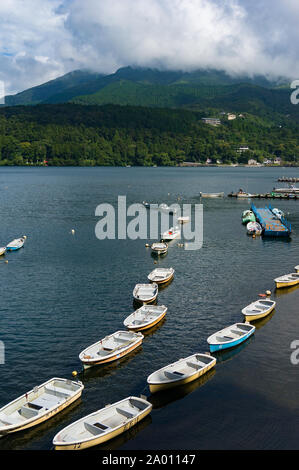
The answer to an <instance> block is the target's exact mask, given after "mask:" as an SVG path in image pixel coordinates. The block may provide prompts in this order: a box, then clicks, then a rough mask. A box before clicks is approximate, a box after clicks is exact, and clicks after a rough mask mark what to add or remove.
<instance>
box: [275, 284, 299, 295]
mask: <svg viewBox="0 0 299 470" xmlns="http://www.w3.org/2000/svg"><path fill="white" fill-rule="evenodd" d="M298 288H299V285H298V284H297V285H296V286H291V287H283V288H279V289H275V293H274V295H275V297H282V296H283V295H285V294H291V293H292V292H295V290H297V289H298Z"/></svg>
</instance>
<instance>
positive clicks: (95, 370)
mask: <svg viewBox="0 0 299 470" xmlns="http://www.w3.org/2000/svg"><path fill="white" fill-rule="evenodd" d="M141 350H142V345H140V346H138V347H137V348H136V349H134V351H132V352H131V353H129V354H128V355H127V356H124V357H122V358H120V359H118V360H117V361H113V362H110V363H108V364H102V365H101V364H99V365H97V366H93V367H90V368H89V369H82V370H81V372H80V373H79V374H78V378H79V380H81V381H82V382H83V383H84V384H85V383H87V382H88V381H89V380H92V379H94V378H98V377H109V375H111V374H113V372H114V371H115V369H117V368H121V367H124V366H125V365H126V364H128V363H129V362H130V361H132V360H133V359H134V357H135V356H136V355H137V354H139V352H140V351H141Z"/></svg>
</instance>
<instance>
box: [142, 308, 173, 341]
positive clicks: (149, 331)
mask: <svg viewBox="0 0 299 470" xmlns="http://www.w3.org/2000/svg"><path fill="white" fill-rule="evenodd" d="M166 315H167V313H166ZM166 321H167V318H166V316H165V317H164V318H162V320H161V321H160V322H159V323H157V324H156V325H154V326H152V328H148V329H147V330H142V331H141V333H142V334H143V336H144V338H147V337H150V336H152V335H153V334H155V333H156V331H158V330H159V329H160V328H161V327H162V326H163V325H164V323H165V322H166Z"/></svg>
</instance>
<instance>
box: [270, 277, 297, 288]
mask: <svg viewBox="0 0 299 470" xmlns="http://www.w3.org/2000/svg"><path fill="white" fill-rule="evenodd" d="M297 284H299V279H294V280H292V281H275V285H276V289H281V288H282V287H291V286H296V285H297Z"/></svg>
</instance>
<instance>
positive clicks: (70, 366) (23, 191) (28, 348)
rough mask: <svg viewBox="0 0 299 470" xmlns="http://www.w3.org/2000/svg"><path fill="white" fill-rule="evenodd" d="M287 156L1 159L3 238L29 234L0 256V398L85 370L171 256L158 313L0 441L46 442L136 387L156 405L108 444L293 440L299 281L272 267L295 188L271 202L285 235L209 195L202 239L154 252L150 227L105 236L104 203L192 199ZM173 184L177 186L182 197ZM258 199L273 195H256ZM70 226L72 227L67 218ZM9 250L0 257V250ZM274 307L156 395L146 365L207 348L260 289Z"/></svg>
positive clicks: (276, 172)
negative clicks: (122, 164)
mask: <svg viewBox="0 0 299 470" xmlns="http://www.w3.org/2000/svg"><path fill="white" fill-rule="evenodd" d="M287 175H290V176H296V177H299V171H298V169H294V168H292V169H284V168H283V169H282V168H257V169H250V168H1V169H0V207H1V231H0V246H2V245H6V244H7V243H8V242H9V241H11V240H12V239H14V238H17V237H20V236H22V235H27V237H28V238H27V241H26V243H25V247H24V248H23V249H21V250H19V251H18V252H14V253H13V252H12V253H7V254H6V256H5V257H4V258H3V259H2V260H0V272H1V303H0V340H1V341H3V342H4V344H5V364H3V365H0V374H1V388H0V406H1V407H2V406H3V405H5V404H6V403H7V402H9V401H11V400H13V399H14V398H16V397H18V396H19V395H21V394H23V393H25V392H26V391H28V390H30V389H31V388H32V387H34V386H35V385H38V384H41V383H42V382H44V381H46V380H48V379H49V378H51V377H55V376H56V377H65V378H72V371H74V370H77V371H78V372H80V371H81V363H80V361H79V359H78V355H79V353H80V351H81V350H82V349H84V348H85V347H87V346H88V345H90V344H92V343H94V342H96V341H97V340H99V339H101V338H103V337H104V336H106V335H107V334H110V333H113V332H114V331H117V330H120V329H123V328H124V327H123V320H124V319H125V317H126V316H128V315H129V314H130V313H132V312H133V310H134V308H133V304H132V300H133V298H132V290H133V288H134V286H135V284H136V283H138V282H147V275H148V273H149V272H150V271H151V270H152V269H154V267H157V266H166V267H168V266H172V267H174V268H175V278H174V280H173V282H172V283H171V284H170V285H169V286H167V287H166V288H164V289H162V290H160V293H159V299H158V303H159V304H165V305H166V306H167V307H168V313H167V315H166V318H165V321H164V322H163V323H162V324H160V325H159V326H158V327H156V329H154V330H151V331H149V332H148V333H147V334H145V338H144V341H143V345H142V347H141V348H139V349H138V350H136V351H135V352H134V353H133V354H131V355H129V356H127V358H124V359H123V360H122V361H121V362H118V363H114V364H113V365H110V366H105V367H102V368H96V369H91V370H89V371H86V372H85V373H84V375H82V374H81V373H80V374H79V375H78V378H79V379H80V380H82V381H83V382H84V385H85V389H84V391H83V394H82V399H81V401H79V402H78V403H76V404H74V405H73V406H72V407H70V408H69V409H66V410H65V411H64V412H63V413H62V414H60V415H57V416H56V417H54V418H52V419H51V420H49V421H48V422H46V423H44V424H42V425H41V426H38V427H36V428H32V429H31V430H29V431H27V432H24V433H20V434H15V435H11V436H8V437H5V438H2V439H1V440H0V449H50V448H51V447H52V439H53V437H54V435H55V434H56V433H57V432H58V431H59V430H60V429H62V428H63V427H65V426H66V425H68V424H70V423H71V422H73V421H75V420H77V419H79V418H80V417H82V416H84V415H86V414H88V413H91V412H93V411H95V410H97V409H99V408H102V407H103V406H105V405H106V404H108V403H113V402H115V401H118V400H120V399H122V398H125V397H127V396H129V395H139V394H140V393H143V394H144V395H146V396H147V397H148V399H149V400H150V401H151V402H152V403H153V406H154V408H153V411H152V413H151V415H150V416H149V417H148V418H147V419H146V420H144V421H143V422H141V423H140V424H139V425H138V426H136V427H135V428H133V429H132V430H131V431H129V432H127V433H126V434H125V435H123V436H121V437H119V438H117V439H115V440H113V441H110V442H108V443H107V444H105V445H104V446H102V447H101V448H103V449H145V450H148V449H165V450H166V449H175V450H176V449H199V450H200V449H299V441H298V435H299V396H298V385H299V380H298V377H299V365H297V366H296V365H292V364H291V360H290V356H291V353H292V350H291V348H290V345H291V343H292V341H294V340H299V328H298V326H299V288H298V289H296V288H293V289H291V290H281V291H279V292H277V293H275V290H274V287H275V285H274V282H273V279H274V278H275V277H277V276H279V275H282V274H286V273H289V272H293V271H294V266H295V265H297V264H299V201H292V200H290V201H283V202H281V201H275V202H271V203H272V204H273V205H274V206H276V207H279V208H280V209H282V210H283V211H285V212H286V213H287V217H288V219H289V221H290V222H291V224H292V228H293V235H292V239H291V241H282V240H277V239H276V240H269V239H268V240H267V239H266V240H265V239H262V238H256V239H252V238H251V237H248V236H247V235H246V231H245V228H244V226H242V224H241V213H242V211H243V210H245V209H246V208H248V207H249V204H250V202H249V201H248V200H244V201H240V200H236V199H233V198H227V197H226V198H224V199H218V200H217V199H216V200H213V199H204V200H203V204H204V243H203V247H202V248H201V249H200V250H197V251H187V250H184V248H181V247H178V246H177V243H176V242H175V243H174V244H172V245H171V246H170V248H169V251H168V254H167V256H165V257H164V258H161V259H160V260H159V261H158V264H156V265H155V264H154V258H153V257H152V256H151V253H150V251H149V250H148V249H147V248H145V243H146V241H149V240H146V241H145V240H135V241H132V240H120V241H117V240H115V241H111V240H104V241H100V240H98V239H97V238H96V236H95V226H96V223H97V221H98V220H99V218H98V217H96V216H95V209H96V207H97V205H98V204H100V203H103V202H107V203H111V204H113V205H114V206H115V207H116V205H117V198H118V195H126V196H127V203H128V204H131V203H135V202H142V201H144V200H146V201H148V202H152V203H156V202H158V203H162V202H165V203H168V204H171V203H174V202H179V203H182V204H183V203H193V204H195V203H199V202H200V197H199V193H200V191H203V192H218V191H224V192H225V194H228V193H229V192H231V191H236V190H238V189H239V188H243V189H244V190H246V191H249V192H267V191H271V190H272V188H273V187H274V186H276V187H278V186H283V183H277V182H276V180H277V178H278V177H279V176H287ZM178 197H179V198H180V199H179V200H178ZM255 204H256V205H257V206H264V205H265V204H267V201H266V200H264V201H263V200H257V201H256V202H255ZM72 229H75V234H74V235H72V234H71V230H72ZM5 259H6V260H8V263H4V260H5ZM267 289H270V290H272V291H273V296H272V298H274V299H275V300H276V301H277V307H276V310H275V312H274V313H273V314H272V315H271V316H270V317H268V318H266V319H265V320H264V322H262V323H256V327H257V329H256V332H255V335H254V336H253V337H252V338H251V339H250V340H249V341H248V342H247V343H245V344H243V346H241V347H240V348H239V349H235V350H232V351H229V352H226V353H223V354H222V355H219V356H217V358H218V362H217V365H216V368H215V370H214V371H212V372H211V373H210V374H208V375H207V376H205V377H204V378H203V379H202V380H199V381H197V382H193V383H191V384H189V385H188V386H187V387H185V388H181V389H177V390H175V391H173V392H171V393H170V392H166V394H163V395H160V396H153V397H151V396H150V393H149V391H148V389H147V388H146V378H147V376H148V375H149V374H150V373H152V372H153V371H154V370H156V369H159V368H160V367H162V366H164V365H166V364H168V363H170V362H174V361H175V360H177V359H179V358H181V357H186V356H188V355H190V354H193V353H196V352H206V351H207V350H208V347H207V342H206V339H207V337H208V336H209V335H211V334H212V333H214V332H215V331H217V330H219V329H221V328H223V327H225V326H229V325H230V324H232V323H235V322H238V321H243V315H242V314H241V309H242V308H243V307H245V306H246V305H248V304H249V303H250V302H252V301H254V300H256V299H257V295H258V294H259V293H261V292H265V290H267Z"/></svg>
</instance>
